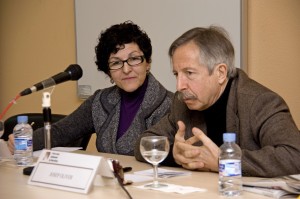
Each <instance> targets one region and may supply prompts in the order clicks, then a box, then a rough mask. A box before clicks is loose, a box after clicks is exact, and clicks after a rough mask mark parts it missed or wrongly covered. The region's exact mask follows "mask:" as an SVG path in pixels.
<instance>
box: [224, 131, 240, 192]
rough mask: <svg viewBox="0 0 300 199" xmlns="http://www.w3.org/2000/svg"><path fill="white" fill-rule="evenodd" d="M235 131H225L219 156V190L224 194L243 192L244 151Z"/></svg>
mask: <svg viewBox="0 0 300 199" xmlns="http://www.w3.org/2000/svg"><path fill="white" fill-rule="evenodd" d="M235 140H236V135H235V133H224V134H223V142H224V143H223V144H222V146H221V147H220V156H219V192H220V194H221V195H224V196H237V195H240V194H241V193H242V190H243V183H242V166H241V158H242V151H241V149H240V147H239V146H238V145H237V144H236V143H235Z"/></svg>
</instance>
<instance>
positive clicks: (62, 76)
mask: <svg viewBox="0 0 300 199" xmlns="http://www.w3.org/2000/svg"><path fill="white" fill-rule="evenodd" d="M81 77H82V69H81V67H80V66H79V65H77V64H71V65H70V66H68V68H66V70H65V71H64V72H60V73H58V74H56V75H54V76H52V77H50V78H49V79H46V80H44V81H41V82H39V83H37V84H35V85H33V86H32V87H31V88H26V89H25V90H23V91H22V92H21V93H20V96H24V95H29V94H31V93H33V92H36V91H39V90H42V89H45V88H48V87H51V86H54V85H56V84H60V83H63V82H65V81H69V80H79V79H80V78H81Z"/></svg>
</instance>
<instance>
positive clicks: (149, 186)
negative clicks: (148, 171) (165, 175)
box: [145, 183, 168, 188]
mask: <svg viewBox="0 0 300 199" xmlns="http://www.w3.org/2000/svg"><path fill="white" fill-rule="evenodd" d="M167 186H168V185H167V184H161V183H151V184H146V185H145V187H147V188H164V187H167Z"/></svg>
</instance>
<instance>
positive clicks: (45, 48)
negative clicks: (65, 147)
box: [0, 0, 300, 150]
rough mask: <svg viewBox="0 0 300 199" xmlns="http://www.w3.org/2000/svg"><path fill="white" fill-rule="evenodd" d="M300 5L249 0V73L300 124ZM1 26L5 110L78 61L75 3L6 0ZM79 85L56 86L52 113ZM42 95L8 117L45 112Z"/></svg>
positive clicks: (0, 5) (71, 99) (64, 106)
mask: <svg viewBox="0 0 300 199" xmlns="http://www.w3.org/2000/svg"><path fill="white" fill-rule="evenodd" d="M299 10H300V1H299V0H248V74H249V75H250V76H251V77H252V78H253V79H255V80H257V81H258V82H260V83H262V84H264V85H266V86H267V87H269V88H271V89H273V90H274V91H276V92H278V93H279V94H280V95H282V96H283V97H284V99H285V100H286V101H287V103H288V105H289V106H290V108H291V112H292V115H293V116H294V118H295V120H296V123H297V125H298V127H299V128H300V92H299V87H300V78H299V77H298V74H299V73H300V67H299V63H300V56H299V52H300V43H299V42H300V40H299V35H300V23H299V19H300V12H299ZM0 25H1V34H0V55H1V58H0V110H1V111H2V110H4V108H5V107H6V106H7V104H8V103H9V102H10V101H11V100H12V99H13V98H14V97H15V95H16V94H18V93H19V92H20V91H22V90H23V89H24V88H27V87H30V86H31V85H32V84H34V83H37V82H39V81H41V80H43V79H46V78H48V77H49V76H51V75H54V74H56V73H58V72H61V71H63V70H64V69H65V68H66V67H67V66H68V65H69V64H71V63H75V62H76V58H75V57H76V54H75V52H76V51H75V32H74V30H75V27H74V2H73V0H64V1H61V0H27V1H21V0H1V1H0ZM182 31H185V30H182ZM76 87H77V86H76V82H68V83H64V84H61V85H58V86H56V88H55V90H54V92H53V95H52V106H51V108H52V112H53V113H63V114H68V113H70V112H71V111H72V110H74V109H75V108H76V107H78V106H79V105H80V104H81V102H82V101H80V100H79V99H78V98H77V94H76V91H77V89H76ZM41 98H42V92H37V93H34V94H31V95H28V96H24V97H21V98H20V99H19V100H18V101H17V104H15V105H13V106H12V107H11V109H10V110H9V111H8V112H7V114H6V115H5V118H7V117H9V116H11V115H13V114H16V113H21V112H41V110H42V107H41ZM92 146H94V141H92V144H91V146H90V145H89V148H90V149H91V150H92V149H93V150H94V148H93V147H92Z"/></svg>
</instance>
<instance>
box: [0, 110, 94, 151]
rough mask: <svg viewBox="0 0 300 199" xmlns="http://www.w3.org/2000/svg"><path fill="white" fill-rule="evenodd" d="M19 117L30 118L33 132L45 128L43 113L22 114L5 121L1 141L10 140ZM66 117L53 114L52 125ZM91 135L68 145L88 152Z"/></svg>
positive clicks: (29, 121)
mask: <svg viewBox="0 0 300 199" xmlns="http://www.w3.org/2000/svg"><path fill="white" fill-rule="evenodd" d="M19 115H27V116H28V124H31V123H33V122H34V124H33V125H32V128H33V130H36V129H38V128H41V127H44V117H43V113H22V114H17V115H14V116H11V117H10V118H8V119H6V120H5V121H4V134H3V135H2V137H1V139H4V140H6V141H7V140H8V136H9V134H11V133H12V132H13V129H14V127H15V125H16V124H17V117H18V116H19ZM64 117H66V115H62V114H52V115H51V118H52V121H51V123H52V124H53V123H55V122H57V121H59V120H61V119H63V118H64ZM90 138H91V135H88V136H85V137H83V138H80V139H79V140H77V141H74V143H72V144H70V145H68V147H82V149H83V150H86V148H87V145H88V143H89V141H90Z"/></svg>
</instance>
